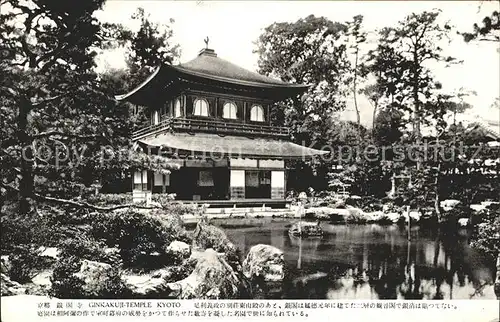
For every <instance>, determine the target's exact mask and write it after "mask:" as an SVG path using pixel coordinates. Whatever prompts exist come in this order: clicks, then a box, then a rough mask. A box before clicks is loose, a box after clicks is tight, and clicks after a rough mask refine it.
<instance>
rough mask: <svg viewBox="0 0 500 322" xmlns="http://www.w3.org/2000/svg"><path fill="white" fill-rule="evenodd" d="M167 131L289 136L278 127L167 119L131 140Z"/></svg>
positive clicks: (286, 131) (286, 130) (141, 131)
mask: <svg viewBox="0 0 500 322" xmlns="http://www.w3.org/2000/svg"><path fill="white" fill-rule="evenodd" d="M168 129H172V130H173V131H174V132H194V133H196V132H203V133H216V134H232V135H249V136H262V137H275V138H287V137H288V136H289V130H288V128H285V127H280V126H269V125H259V124H245V123H231V122H224V121H218V120H205V119H190V118H168V119H164V120H162V121H161V122H159V123H158V124H155V125H151V126H148V127H145V128H142V129H140V130H138V131H135V132H134V133H133V134H132V139H133V140H138V139H141V138H144V137H147V136H149V135H152V134H156V133H159V132H162V131H165V130H168Z"/></svg>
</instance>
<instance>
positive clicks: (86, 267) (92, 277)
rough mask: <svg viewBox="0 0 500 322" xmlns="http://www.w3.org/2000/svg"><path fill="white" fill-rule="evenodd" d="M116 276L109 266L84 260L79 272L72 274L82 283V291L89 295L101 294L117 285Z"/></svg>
mask: <svg viewBox="0 0 500 322" xmlns="http://www.w3.org/2000/svg"><path fill="white" fill-rule="evenodd" d="M117 275H118V273H117V272H116V271H114V269H113V267H112V266H111V265H109V264H106V263H101V262H96V261H90V260H86V259H84V260H83V261H82V263H81V266H80V270H79V271H78V272H77V273H75V274H74V276H75V277H78V278H79V279H81V280H82V281H83V282H84V285H83V291H84V292H85V293H87V294H90V295H98V294H102V293H103V292H106V289H107V287H108V286H110V285H115V284H117V283H118V282H119V280H117V279H116V278H115V277H116V276H117ZM117 286H118V285H117Z"/></svg>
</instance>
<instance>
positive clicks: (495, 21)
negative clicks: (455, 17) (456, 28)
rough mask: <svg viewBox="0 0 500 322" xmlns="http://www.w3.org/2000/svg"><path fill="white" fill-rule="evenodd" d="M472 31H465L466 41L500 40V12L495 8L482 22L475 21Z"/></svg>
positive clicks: (463, 34)
mask: <svg viewBox="0 0 500 322" xmlns="http://www.w3.org/2000/svg"><path fill="white" fill-rule="evenodd" d="M473 28H474V30H473V31H472V32H464V33H462V36H463V37H464V40H465V41H466V42H470V41H472V40H483V41H484V40H486V41H496V42H498V41H500V13H499V11H498V10H494V11H493V12H492V13H491V14H490V15H489V16H486V17H484V18H483V21H482V22H481V24H478V23H475V24H474V25H473Z"/></svg>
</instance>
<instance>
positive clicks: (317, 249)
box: [214, 219, 495, 299]
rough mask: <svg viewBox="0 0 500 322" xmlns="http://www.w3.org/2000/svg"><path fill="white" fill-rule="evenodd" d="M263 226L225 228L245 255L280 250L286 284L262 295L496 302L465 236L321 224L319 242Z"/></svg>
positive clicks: (488, 267) (489, 269)
mask: <svg viewBox="0 0 500 322" xmlns="http://www.w3.org/2000/svg"><path fill="white" fill-rule="evenodd" d="M262 221H265V219H262ZM267 221H268V222H266V223H265V224H263V225H259V227H250V228H234V229H233V228H228V227H227V226H226V227H225V228H224V229H225V231H226V233H227V235H228V236H229V238H230V239H231V240H232V241H233V242H234V243H235V244H236V245H237V246H238V247H239V248H240V249H241V250H242V253H243V254H246V253H248V251H249V249H250V248H251V247H252V246H254V245H256V244H270V245H273V246H275V247H278V248H280V249H282V250H283V251H284V253H285V260H286V261H287V263H288V267H289V279H288V281H287V282H286V283H285V284H284V285H283V288H282V289H281V290H280V291H279V292H277V293H276V292H274V293H273V294H268V295H267V297H273V298H274V297H277V298H302V299H303V298H310V299H476V298H477V299H495V295H494V292H493V279H494V265H493V263H487V261H486V260H485V259H484V258H482V256H480V255H479V254H477V253H476V252H474V251H473V250H472V249H470V248H469V247H468V246H467V244H468V239H467V238H468V236H467V234H463V235H459V234H457V235H454V236H443V235H440V234H438V233H437V232H433V231H430V230H424V229H419V227H413V228H412V229H411V240H408V238H407V237H408V233H407V230H406V229H402V228H399V227H396V226H387V227H384V226H378V225H329V224H322V228H323V230H324V231H325V236H324V237H323V238H320V239H318V238H313V239H303V240H300V239H298V238H293V237H290V236H289V235H288V234H287V225H288V224H289V223H287V222H280V221H271V220H267ZM226 223H227V221H226ZM214 224H217V221H215V222H214ZM299 255H300V256H299Z"/></svg>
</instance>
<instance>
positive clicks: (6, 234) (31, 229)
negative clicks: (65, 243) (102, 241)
mask: <svg viewBox="0 0 500 322" xmlns="http://www.w3.org/2000/svg"><path fill="white" fill-rule="evenodd" d="M13 207H16V205H15V204H13V205H12V206H11V207H4V208H3V209H2V214H1V217H0V218H1V225H2V234H1V236H0V240H1V250H2V253H10V252H11V251H13V250H14V249H15V248H16V247H17V246H20V245H24V246H29V245H38V246H45V247H50V246H55V245H57V243H58V242H59V241H61V240H64V239H65V238H67V237H68V236H70V235H71V234H72V232H71V231H70V230H67V229H62V227H61V225H60V223H58V222H57V219H55V218H54V217H52V216H51V215H50V214H49V213H47V214H45V213H44V215H42V216H40V215H35V216H25V215H18V213H17V211H16V209H7V208H13Z"/></svg>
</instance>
